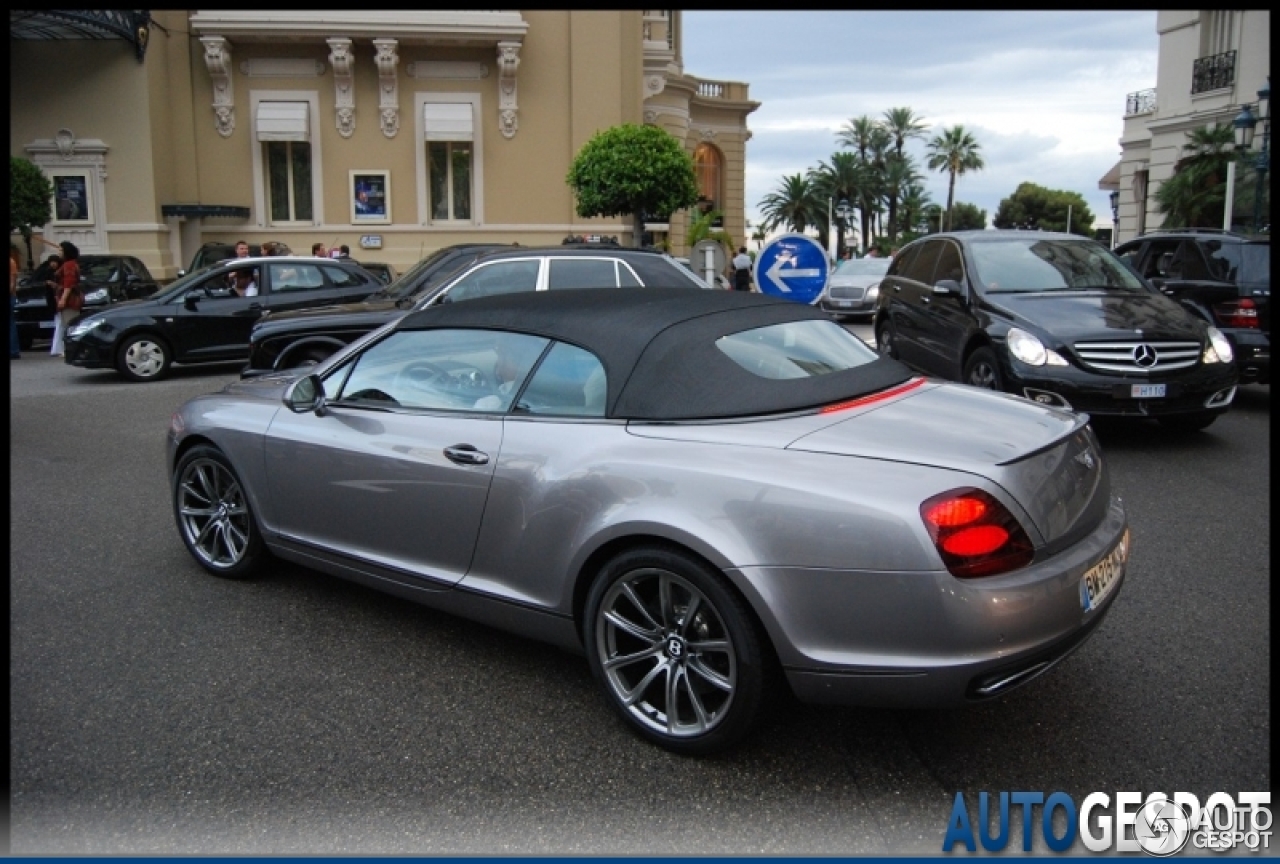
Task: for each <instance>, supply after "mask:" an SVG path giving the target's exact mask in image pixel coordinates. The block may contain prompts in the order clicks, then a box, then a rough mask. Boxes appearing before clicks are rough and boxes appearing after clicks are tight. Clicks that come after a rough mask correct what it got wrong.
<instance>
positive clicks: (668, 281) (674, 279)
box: [626, 253, 711, 291]
mask: <svg viewBox="0 0 1280 864" xmlns="http://www.w3.org/2000/svg"><path fill="white" fill-rule="evenodd" d="M626 260H627V263H629V264H630V265H631V267H632V269H633V270H634V271H635V273H636V275H637V276H639V277H640V282H641V283H642V284H644V285H648V286H651V287H659V288H697V289H699V290H701V291H705V290H707V289H708V288H710V287H711V286H709V285H708V284H707V283H706V282H703V281H702V280H701V279H700V278H698V277H697V276H695V275H694V274H693V272H692V271H690V270H686V269H685V268H684V267H681V266H680V265H679V264H677V263H676V260H675V259H674V258H669V257H667V256H666V255H656V254H647V253H638V254H635V255H628V256H627V259H626Z"/></svg>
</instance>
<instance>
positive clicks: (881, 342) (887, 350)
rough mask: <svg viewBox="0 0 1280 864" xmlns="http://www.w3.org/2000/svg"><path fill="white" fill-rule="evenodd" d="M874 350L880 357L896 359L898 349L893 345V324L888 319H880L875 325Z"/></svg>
mask: <svg viewBox="0 0 1280 864" xmlns="http://www.w3.org/2000/svg"><path fill="white" fill-rule="evenodd" d="M876 351H877V352H879V354H880V356H881V357H892V358H893V359H894V360H897V359H898V349H897V348H895V347H894V345H893V326H892V325H891V324H890V323H889V322H888V321H881V322H880V323H879V324H878V325H877V326H876Z"/></svg>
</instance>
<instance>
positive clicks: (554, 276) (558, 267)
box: [547, 258, 618, 291]
mask: <svg viewBox="0 0 1280 864" xmlns="http://www.w3.org/2000/svg"><path fill="white" fill-rule="evenodd" d="M548 263H549V264H550V265H551V269H550V271H549V272H548V274H547V290H548V291H558V290H560V289H564V288H615V287H617V285H618V276H617V274H616V273H615V265H614V261H613V259H612V258H552V259H551V260H550V261H549V262H548Z"/></svg>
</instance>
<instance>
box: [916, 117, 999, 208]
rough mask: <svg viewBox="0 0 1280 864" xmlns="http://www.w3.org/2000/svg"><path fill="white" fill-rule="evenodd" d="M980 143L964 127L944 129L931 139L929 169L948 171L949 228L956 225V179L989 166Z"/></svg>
mask: <svg viewBox="0 0 1280 864" xmlns="http://www.w3.org/2000/svg"><path fill="white" fill-rule="evenodd" d="M981 149H982V145H980V144H979V143H978V141H977V139H975V138H974V137H973V135H971V134H970V133H969V132H968V131H966V130H965V128H964V127H963V126H952V127H951V128H950V129H943V130H942V132H941V133H940V134H938V135H935V136H934V138H933V140H932V141H930V142H929V161H928V165H929V170H930V171H942V172H945V173H946V174H947V175H948V177H949V179H948V183H947V227H948V228H950V227H951V226H952V224H953V223H952V208H953V205H954V202H955V197H956V178H957V177H960V176H963V175H965V174H967V173H968V172H970V171H981V170H982V169H983V168H985V167H986V165H985V163H984V162H983V161H982V155H981V153H980V152H979V151H980V150H981Z"/></svg>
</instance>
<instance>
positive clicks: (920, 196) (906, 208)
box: [891, 180, 937, 242]
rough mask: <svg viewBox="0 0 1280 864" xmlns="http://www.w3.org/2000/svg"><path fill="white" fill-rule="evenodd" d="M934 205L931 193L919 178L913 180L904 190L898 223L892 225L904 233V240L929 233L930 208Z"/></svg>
mask: <svg viewBox="0 0 1280 864" xmlns="http://www.w3.org/2000/svg"><path fill="white" fill-rule="evenodd" d="M931 205H932V206H937V205H934V204H933V202H932V201H930V200H929V193H928V192H927V191H926V190H925V188H924V184H922V183H921V182H920V181H919V180H915V181H912V182H911V183H909V184H908V185H907V186H906V187H905V188H904V189H903V190H902V202H901V205H900V206H899V208H898V224H897V225H896V226H892V227H891V230H892V228H896V229H897V230H898V231H900V232H901V233H902V239H903V242H910V241H911V240H914V239H915V238H916V237H917V236H920V235H922V234H928V233H929V223H928V218H927V217H928V208H929V207H930V206H931Z"/></svg>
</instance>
